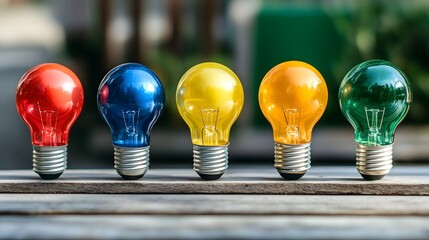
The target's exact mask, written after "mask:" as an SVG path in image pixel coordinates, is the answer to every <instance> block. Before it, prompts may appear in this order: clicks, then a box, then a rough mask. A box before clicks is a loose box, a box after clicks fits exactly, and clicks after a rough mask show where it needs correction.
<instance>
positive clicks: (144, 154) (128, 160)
mask: <svg viewBox="0 0 429 240" xmlns="http://www.w3.org/2000/svg"><path fill="white" fill-rule="evenodd" d="M113 149H114V156H115V157H114V158H115V169H116V172H117V173H118V174H119V175H121V177H122V178H123V179H125V180H137V179H140V178H142V177H143V176H144V175H145V173H146V172H147V170H148V169H149V146H147V147H137V148H128V147H119V146H115V145H113Z"/></svg>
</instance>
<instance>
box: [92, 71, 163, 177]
mask: <svg viewBox="0 0 429 240" xmlns="http://www.w3.org/2000/svg"><path fill="white" fill-rule="evenodd" d="M97 105H98V109H99V111H100V114H101V115H102V116H103V119H104V121H106V123H107V124H108V125H109V127H110V130H111V132H112V139H113V147H114V158H115V169H116V171H117V172H118V173H119V175H121V176H122V177H123V178H124V179H139V178H141V177H143V175H144V174H145V173H146V171H147V169H148V168H149V143H150V132H151V130H152V127H153V125H154V124H155V122H156V121H157V120H158V118H159V116H160V115H161V113H162V110H163V108H164V105H165V93H164V88H163V86H162V84H161V81H160V80H159V78H158V76H156V74H155V73H154V72H153V71H152V70H150V69H149V68H147V67H145V66H143V65H141V64H138V63H125V64H122V65H119V66H116V67H115V68H113V69H112V70H110V72H108V73H107V74H106V76H104V78H103V80H102V81H101V83H100V86H99V87H98V93H97Z"/></svg>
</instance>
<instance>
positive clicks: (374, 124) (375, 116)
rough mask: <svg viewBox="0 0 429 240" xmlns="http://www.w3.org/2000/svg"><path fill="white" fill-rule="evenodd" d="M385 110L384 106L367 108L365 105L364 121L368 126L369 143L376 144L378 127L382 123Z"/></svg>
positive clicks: (378, 133)
mask: <svg viewBox="0 0 429 240" xmlns="http://www.w3.org/2000/svg"><path fill="white" fill-rule="evenodd" d="M385 110H386V108H383V109H368V108H367V107H365V114H366V121H367V123H368V128H369V134H368V143H369V144H371V145H374V146H375V145H377V142H378V141H377V139H378V137H379V135H380V129H381V126H382V124H383V119H384V112H385Z"/></svg>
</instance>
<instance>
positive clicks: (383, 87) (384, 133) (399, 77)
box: [338, 60, 412, 180]
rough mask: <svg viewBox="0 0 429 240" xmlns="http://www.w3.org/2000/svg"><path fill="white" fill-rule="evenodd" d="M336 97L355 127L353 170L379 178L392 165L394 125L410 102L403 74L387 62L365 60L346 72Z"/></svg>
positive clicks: (410, 94) (408, 90) (409, 89)
mask: <svg viewBox="0 0 429 240" xmlns="http://www.w3.org/2000/svg"><path fill="white" fill-rule="evenodd" d="M338 98H339V101H340V108H341V111H342V112H343V114H344V116H345V117H346V118H347V120H348V121H349V122H350V123H351V125H352V126H353V128H354V130H355V141H356V143H357V148H356V168H357V170H358V171H359V173H360V174H361V175H362V177H363V178H364V179H366V180H379V179H382V178H383V177H384V176H385V175H386V174H387V173H388V172H389V171H390V169H391V168H392V145H393V138H394V134H395V130H396V127H397V126H398V124H399V123H400V122H401V121H402V119H404V117H405V115H406V114H407V112H408V109H409V107H410V103H411V101H412V93H411V87H410V83H409V81H408V79H407V77H406V76H405V74H404V73H403V72H401V70H399V69H398V68H397V67H395V66H394V65H393V64H392V63H390V62H387V61H383V60H370V61H366V62H363V63H361V64H358V65H357V66H355V67H354V68H352V69H351V70H350V71H349V72H348V73H347V75H346V76H345V77H344V79H343V81H342V83H341V86H340V90H339V93H338Z"/></svg>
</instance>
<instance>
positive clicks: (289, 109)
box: [259, 61, 328, 180]
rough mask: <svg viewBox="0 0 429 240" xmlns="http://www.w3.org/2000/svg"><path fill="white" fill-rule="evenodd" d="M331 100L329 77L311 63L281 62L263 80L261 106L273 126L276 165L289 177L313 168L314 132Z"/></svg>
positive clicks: (290, 178) (260, 91)
mask: <svg viewBox="0 0 429 240" xmlns="http://www.w3.org/2000/svg"><path fill="white" fill-rule="evenodd" d="M327 102H328V89H327V87H326V83H325V80H324V79H323V77H322V75H321V74H320V73H319V71H317V69H315V68H314V67H313V66H311V65H309V64H307V63H304V62H300V61H288V62H284V63H281V64H279V65H277V66H275V67H273V68H272V69H271V70H270V71H269V72H268V73H267V74H266V75H265V77H264V79H263V80H262V82H261V86H260V87H259V106H260V108H261V110H262V113H263V114H264V116H265V117H266V118H267V119H268V121H269V122H270V123H271V126H272V128H273V135H274V141H275V151H274V155H275V164H274V166H275V167H276V168H277V170H278V172H279V173H280V175H281V176H282V177H284V178H285V179H288V180H296V179H299V178H301V177H302V176H303V175H304V174H305V172H306V171H307V170H308V169H309V168H310V163H311V162H310V142H311V132H312V130H313V127H314V125H315V124H316V123H317V121H319V119H320V117H321V116H322V115H323V112H324V111H325V108H326V105H327Z"/></svg>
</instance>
